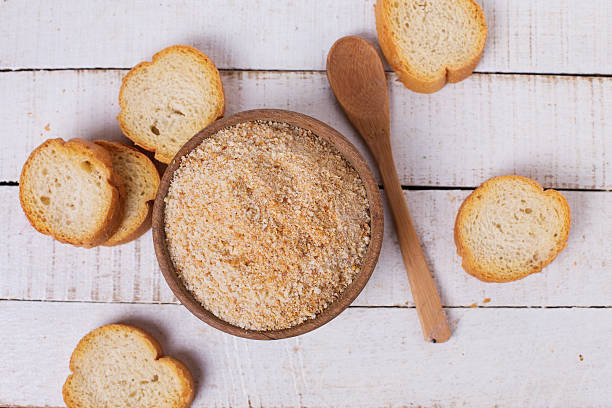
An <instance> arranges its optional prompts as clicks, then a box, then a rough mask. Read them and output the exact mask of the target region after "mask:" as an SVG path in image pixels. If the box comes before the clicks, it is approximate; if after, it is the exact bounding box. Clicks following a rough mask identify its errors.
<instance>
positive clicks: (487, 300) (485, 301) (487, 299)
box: [482, 298, 491, 303]
mask: <svg viewBox="0 0 612 408" xmlns="http://www.w3.org/2000/svg"><path fill="white" fill-rule="evenodd" d="M490 301H491V298H484V300H483V301H482V303H489V302H490Z"/></svg>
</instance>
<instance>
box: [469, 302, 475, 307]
mask: <svg viewBox="0 0 612 408" xmlns="http://www.w3.org/2000/svg"><path fill="white" fill-rule="evenodd" d="M468 307H476V303H472V304H471V305H469V306H468Z"/></svg>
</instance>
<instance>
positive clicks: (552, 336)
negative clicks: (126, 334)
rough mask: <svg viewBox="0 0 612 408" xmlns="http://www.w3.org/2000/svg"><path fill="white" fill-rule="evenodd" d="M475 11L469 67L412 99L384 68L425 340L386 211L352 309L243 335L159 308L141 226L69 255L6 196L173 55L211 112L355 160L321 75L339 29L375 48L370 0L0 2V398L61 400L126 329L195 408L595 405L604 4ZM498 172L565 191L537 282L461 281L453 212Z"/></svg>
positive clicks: (608, 292) (611, 381) (489, 0)
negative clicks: (422, 275)
mask: <svg viewBox="0 0 612 408" xmlns="http://www.w3.org/2000/svg"><path fill="white" fill-rule="evenodd" d="M480 3H481V4H482V6H483V8H484V10H485V14H486V17H487V23H488V25H489V37H488V39H487V46H486V49H485V52H484V56H483V59H482V61H481V63H480V65H479V66H478V68H477V73H476V74H475V75H473V76H472V77H470V78H469V79H467V80H466V81H464V82H461V83H459V84H457V85H451V86H447V87H445V88H444V89H443V90H442V91H440V92H438V93H436V94H434V95H419V94H415V93H412V92H410V91H408V90H407V89H405V88H404V87H403V86H401V84H399V83H398V82H396V81H395V76H394V74H393V73H391V72H390V73H389V74H388V76H389V86H390V95H391V110H392V112H391V113H392V116H391V117H392V143H393V147H394V149H395V155H396V161H397V163H398V170H399V172H400V179H401V181H402V184H403V185H405V186H406V188H405V195H406V198H407V200H408V203H409V207H410V208H411V210H412V213H413V217H414V220H415V223H416V227H417V230H418V233H419V235H420V237H421V239H422V242H423V246H424V250H425V253H426V256H427V258H428V260H429V263H430V266H431V268H432V270H433V273H434V275H435V279H436V281H437V284H438V286H439V288H440V291H441V297H442V302H443V304H444V305H445V309H446V312H447V314H448V317H449V320H450V321H451V324H452V327H453V336H452V338H451V340H450V341H449V342H448V343H444V344H429V343H425V342H424V341H423V339H422V335H421V331H420V327H419V323H418V319H417V315H416V311H415V309H414V304H413V301H412V297H411V294H410V289H409V286H408V281H407V278H406V275H405V271H404V268H403V264H402V262H401V258H400V255H399V248H398V247H397V243H396V238H395V235H394V232H393V228H392V223H391V220H390V218H389V217H388V215H389V214H388V212H387V214H386V216H387V220H386V226H387V228H386V231H385V240H384V244H383V249H382V253H381V257H380V261H379V263H378V266H377V268H376V270H375V272H374V274H373V276H372V278H371V280H370V282H369V283H368V285H367V287H366V288H365V289H364V291H363V293H362V294H361V296H360V297H359V298H358V299H357V300H356V301H355V302H354V304H353V305H352V306H351V307H350V308H349V309H348V310H346V311H345V312H344V313H342V314H341V315H340V316H339V317H338V318H336V319H335V320H333V321H332V322H331V323H329V324H327V325H326V326H324V327H322V328H320V329H318V330H316V331H314V332H311V333H309V334H306V335H303V336H301V337H298V338H293V339H288V340H283V341H275V342H261V341H250V340H244V339H239V338H235V337H232V336H230V335H227V334H224V333H221V332H219V331H216V330H214V329H212V328H210V327H208V326H206V325H205V324H203V323H201V322H200V321H199V320H197V319H196V318H195V317H193V316H192V315H191V314H190V313H189V312H188V311H187V310H186V309H185V308H184V307H183V306H181V305H180V304H178V302H177V300H176V299H175V298H174V296H173V295H172V293H171V292H170V290H169V289H168V287H167V286H166V283H165V282H164V280H163V278H162V275H161V273H160V271H159V269H158V266H157V263H156V260H155V255H154V252H153V245H152V240H151V236H150V234H147V235H145V236H144V237H142V238H141V239H139V240H137V241H135V242H132V243H130V244H127V245H124V246H120V247H116V248H95V249H91V250H86V249H79V248H74V247H70V246H66V245H62V244H59V243H57V242H55V241H53V240H51V239H50V238H49V237H47V236H43V235H41V234H38V233H37V232H35V231H34V230H33V229H32V228H31V227H30V226H29V224H28V222H27V220H26V219H25V217H24V215H23V213H22V211H21V209H20V207H19V201H18V186H17V182H18V179H19V173H20V170H21V166H22V165H23V163H24V161H25V159H26V157H27V156H28V154H29V153H30V151H31V150H32V149H33V148H34V147H36V146H37V145H39V144H40V143H41V142H42V141H43V140H45V139H47V138H51V137H63V138H72V137H83V138H87V139H97V138H107V139H122V138H123V136H122V135H121V132H120V130H119V127H118V126H117V122H116V120H115V116H116V114H117V112H118V106H117V95H118V91H119V85H120V82H121V78H122V77H123V76H124V75H125V73H126V72H127V70H128V69H129V68H130V67H132V66H133V65H135V64H136V63H138V62H140V61H143V60H147V59H150V58H151V56H152V55H153V53H155V52H156V51H158V50H160V49H161V48H163V47H165V46H168V45H171V44H176V43H184V44H190V45H194V46H196V47H198V48H199V49H201V50H202V51H204V52H205V53H207V54H208V55H209V56H210V57H211V58H212V59H213V61H215V63H216V64H217V66H218V67H219V68H220V69H221V71H222V73H221V75H222V79H223V82H224V86H225V91H226V99H227V114H228V115H229V114H232V113H235V112H238V111H241V110H245V109H251V108H261V107H269V108H284V109H290V110H294V111H298V112H302V113H305V114H308V115H311V116H314V117H315V118H318V119H320V120H323V121H325V122H327V123H329V124H330V125H331V126H333V127H335V128H337V129H338V130H339V131H340V132H342V133H343V134H344V135H346V136H347V137H348V138H350V139H351V140H352V141H353V142H354V143H355V144H356V145H357V146H358V148H360V149H361V150H362V151H365V150H364V146H363V144H362V143H361V141H360V140H359V138H358V137H357V135H356V134H355V132H354V131H353V130H352V129H351V127H350V126H349V124H348V122H347V121H346V119H345V118H344V116H343V114H342V113H341V111H340V110H339V108H338V107H337V105H336V103H335V100H334V97H333V95H332V93H331V91H330V89H329V86H328V83H327V79H326V76H325V73H324V68H325V58H326V55H327V51H328V50H329V47H330V46H331V45H332V43H333V42H334V41H335V40H336V39H338V38H339V37H341V36H344V35H348V34H359V35H362V36H364V37H366V38H367V39H369V40H372V41H374V40H375V38H376V35H375V30H374V15H373V7H372V6H373V0H367V1H360V0H328V1H322V0H321V1H319V0H313V1H294V0H256V1H255V0H253V1H240V0H208V1H205V2H200V1H196V0H182V1H177V2H166V1H159V2H146V1H126V0H121V1H107V0H98V1H95V2H87V3H86V2H77V1H71V0H58V1H53V2H48V1H43V0H32V1H28V2H25V1H19V0H1V1H0V70H1V72H0V98H1V99H0V103H1V106H0V112H1V114H0V129H1V133H2V136H1V137H2V146H1V148H0V181H2V183H0V184H1V185H0V197H1V198H0V206H1V208H0V226H1V228H2V231H3V234H2V245H0V259H1V261H0V299H1V300H0V349H1V350H2V357H1V358H0V405H8V406H24V407H25V406H27V407H30V406H51V407H58V406H62V405H63V402H62V398H61V386H62V384H63V382H64V380H65V378H66V376H67V374H68V359H69V357H70V354H71V352H72V350H73V348H74V346H75V345H76V343H77V341H78V340H79V339H80V338H81V337H82V336H83V335H84V334H85V333H86V332H88V331H89V330H91V329H93V328H95V327H97V326H100V325H102V324H105V323H110V322H128V323H133V324H136V325H138V326H141V327H143V328H145V329H147V330H149V331H150V332H151V333H152V334H154V335H155V337H157V338H158V339H159V340H160V341H161V343H162V345H163V346H164V349H165V351H166V353H167V354H169V355H173V356H176V357H178V358H179V359H181V360H183V361H185V363H187V365H188V366H189V367H190V368H191V370H192V371H193V373H194V375H195V379H196V382H197V389H198V391H197V396H196V399H195V402H194V406H195V407H247V406H253V407H260V406H262V407H301V406H306V407H323V406H330V407H331V406H345V407H370V406H393V407H395V406H413V405H423V406H468V407H476V406H503V407H512V406H517V407H518V406H522V407H527V406H534V407H545V406H559V407H561V406H567V407H578V406H601V407H605V406H612V358H611V351H612V350H611V347H612V244H611V238H612V191H611V190H612V164H611V163H610V160H611V157H612V52H611V51H612V31H611V29H610V28H609V27H610V25H611V24H612V2H611V1H609V0H582V1H579V0H559V1H554V2H552V1H550V0H514V1H510V0H481V1H480ZM364 154H366V156H367V157H368V159H369V160H370V156H369V155H367V153H364ZM370 163H371V160H370ZM509 173H517V174H521V175H524V176H528V177H532V178H534V179H536V180H537V181H539V182H540V183H542V184H543V185H544V186H545V187H553V188H557V189H559V190H562V191H563V194H564V195H565V196H566V197H567V199H568V201H569V203H570V206H571V209H572V218H573V224H572V229H571V234H570V239H569V243H568V246H567V249H566V250H565V251H564V252H563V253H562V254H561V255H560V256H559V257H558V258H557V260H556V261H555V262H554V263H553V264H552V265H550V266H549V267H548V268H546V269H545V271H544V272H543V273H541V274H537V275H532V276H530V277H528V278H526V279H523V280H521V281H518V282H515V283H511V284H486V283H482V282H480V281H477V280H476V279H474V278H472V277H470V276H468V275H467V274H466V273H464V272H463V271H462V269H461V266H460V260H459V258H458V257H457V255H456V254H455V247H454V244H453V241H452V230H453V223H454V218H455V215H456V211H457V209H458V207H459V205H460V203H461V201H462V200H463V199H464V198H465V197H466V196H467V195H468V194H469V193H470V190H471V189H473V188H474V187H475V186H477V185H479V184H480V183H481V182H483V181H484V180H485V179H487V178H490V177H493V176H497V175H502V174H509Z"/></svg>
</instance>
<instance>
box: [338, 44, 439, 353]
mask: <svg viewBox="0 0 612 408" xmlns="http://www.w3.org/2000/svg"><path fill="white" fill-rule="evenodd" d="M327 78H328V79H329V83H330V86H331V88H332V90H333V92H334V95H335V96H336V98H337V99H338V103H339V104H340V106H342V109H343V110H344V113H345V114H346V116H347V117H348V119H349V121H350V122H351V123H352V124H353V126H354V127H355V129H356V130H357V132H358V133H359V135H360V136H361V138H362V139H363V140H364V141H365V142H366V145H367V146H368V148H369V149H370V152H371V153H372V155H373V156H374V160H375V161H376V165H377V167H378V170H379V172H380V177H381V179H382V182H383V185H384V188H385V195H386V196H387V203H388V204H389V208H390V210H391V215H392V217H393V221H394V223H395V235H396V236H397V243H398V246H399V248H400V252H401V254H402V259H403V261H404V266H405V267H406V273H407V275H408V280H409V281H410V289H411V291H412V298H413V299H414V303H415V305H416V309H417V313H418V315H419V321H420V322H421V327H422V329H423V337H424V338H425V340H426V341H432V342H434V343H442V342H445V341H447V340H448V339H449V337H450V335H451V331H450V328H449V326H448V321H447V319H446V316H445V315H444V311H443V310H442V304H441V303H440V295H439V294H438V290H437V289H436V285H435V282H434V280H433V277H432V276H431V272H430V271H429V267H428V265H427V260H426V259H425V254H424V253H423V249H422V248H421V244H420V242H419V236H418V235H417V233H416V231H415V229H414V224H413V222H412V218H411V217H410V210H409V209H408V206H407V205H406V199H405V197H404V193H403V192H402V186H401V185H400V182H399V178H398V176H397V170H396V168H395V163H394V162H393V152H392V150H391V137H390V133H391V131H390V121H389V92H388V90H387V80H386V78H385V71H384V69H383V65H382V61H381V60H380V57H379V56H378V53H377V52H376V50H375V49H374V47H372V45H371V44H370V43H369V42H367V41H366V40H364V39H363V38H361V37H358V36H348V37H343V38H341V39H339V40H338V41H336V42H335V43H334V45H333V46H332V48H331V50H330V51H329V54H328V55H327Z"/></svg>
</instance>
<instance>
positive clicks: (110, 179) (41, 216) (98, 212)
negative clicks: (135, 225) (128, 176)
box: [19, 139, 124, 247]
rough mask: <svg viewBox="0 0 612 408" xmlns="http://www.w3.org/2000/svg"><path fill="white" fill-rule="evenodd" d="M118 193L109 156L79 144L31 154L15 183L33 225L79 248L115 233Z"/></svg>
mask: <svg viewBox="0 0 612 408" xmlns="http://www.w3.org/2000/svg"><path fill="white" fill-rule="evenodd" d="M123 191H124V190H123V181H122V180H121V177H120V176H118V175H117V174H116V173H115V172H114V171H113V164H112V160H111V156H110V154H109V153H108V152H107V151H106V150H105V149H104V148H102V147H100V146H98V145H95V144H93V143H90V142H87V141H85V140H81V139H71V140H69V141H67V142H64V141H63V140H62V139H51V140H47V141H46V142H44V143H43V144H42V145H40V146H39V147H38V148H36V149H35V150H34V151H33V152H32V153H31V154H30V157H29V158H28V160H27V161H26V163H25V165H24V166H23V169H22V171H21V177H20V179H19V199H20V201H21V207H22V208H23V211H24V213H25V215H26V216H27V217H28V220H30V223H31V224H32V226H33V227H34V228H36V229H37V230H38V231H40V232H42V233H43V234H47V235H51V236H53V237H54V238H55V239H57V240H58V241H61V242H64V243H68V244H72V245H77V246H83V247H93V246H96V245H99V244H101V243H103V242H105V241H107V240H108V238H109V237H110V236H111V235H113V234H114V233H115V231H116V230H117V228H118V227H119V223H120V222H121V217H122V215H123V209H122V192H123Z"/></svg>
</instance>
